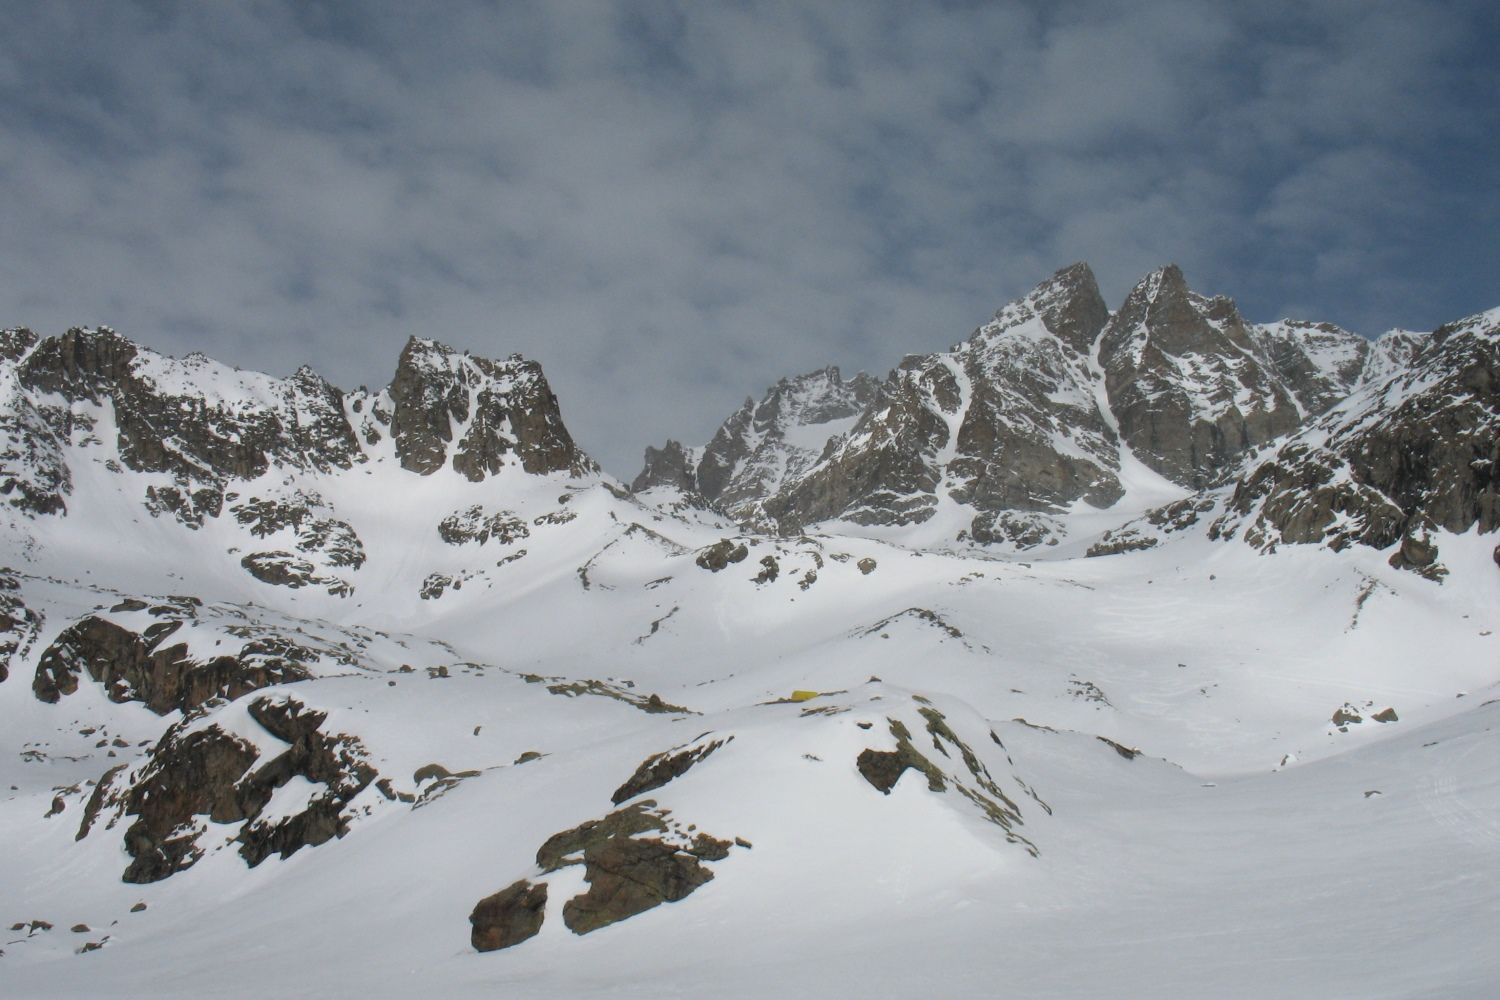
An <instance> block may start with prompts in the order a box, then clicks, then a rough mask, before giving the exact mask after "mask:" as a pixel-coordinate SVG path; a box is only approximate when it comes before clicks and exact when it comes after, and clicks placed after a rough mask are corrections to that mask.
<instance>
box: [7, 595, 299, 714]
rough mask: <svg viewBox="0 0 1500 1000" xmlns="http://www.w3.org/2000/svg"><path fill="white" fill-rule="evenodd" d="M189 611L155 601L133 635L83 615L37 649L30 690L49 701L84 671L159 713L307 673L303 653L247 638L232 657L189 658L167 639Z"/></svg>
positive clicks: (112, 693)
mask: <svg viewBox="0 0 1500 1000" xmlns="http://www.w3.org/2000/svg"><path fill="white" fill-rule="evenodd" d="M192 613H193V609H192V607H191V605H170V604H167V605H159V606H158V607H156V608H154V609H152V611H151V615H152V617H154V618H155V619H156V621H155V622H153V623H152V624H150V625H148V626H146V627H145V628H144V629H142V630H141V631H139V632H137V631H134V630H132V629H130V628H126V627H124V626H122V625H118V624H116V623H115V622H113V621H110V620H109V619H108V618H104V617H99V616H96V615H90V616H87V617H85V618H82V619H80V620H79V621H77V622H74V623H73V624H72V625H70V626H68V627H67V628H65V629H63V631H62V632H61V633H60V634H59V635H58V637H57V638H56V639H55V640H54V641H53V642H52V644H51V645H50V646H48V647H47V648H46V650H44V651H43V652H42V656H41V659H40V660H39V661H38V663H37V668H36V676H35V678H34V679H33V681H32V691H33V692H35V694H36V696H37V698H38V699H39V700H41V701H44V702H48V703H54V704H55V703H56V702H57V701H58V700H59V699H60V698H61V697H62V696H64V695H69V694H72V693H73V692H75V691H77V690H78V681H79V678H80V677H81V676H83V675H84V674H85V673H86V674H87V675H88V676H89V678H91V679H92V680H94V681H96V682H97V683H99V684H102V685H104V689H105V693H106V694H107V695H108V696H109V698H110V700H111V701H114V702H120V703H123V702H129V701H139V702H141V703H143V704H144V705H145V706H146V707H147V708H149V709H151V711H153V712H155V713H157V714H158V715H165V714H167V713H168V712H173V711H182V712H189V711H192V710H193V709H195V708H197V707H198V706H200V705H202V704H203V703H205V702H207V701H209V700H210V699H213V698H225V699H234V698H239V697H241V696H243V695H245V694H248V693H250V692H251V691H255V690H258V689H260V688H263V687H269V686H270V685H272V684H286V683H290V682H292V681H300V680H305V679H306V678H307V677H308V673H307V671H306V669H305V668H304V667H303V666H302V663H301V662H299V659H302V662H305V658H304V657H299V653H301V652H302V651H300V650H297V649H295V648H284V647H282V646H280V645H278V644H276V643H268V642H265V641H251V642H248V643H246V644H245V645H244V646H242V647H241V648H240V650H239V651H238V652H237V653H235V654H232V655H225V656H218V657H215V658H213V659H211V660H207V661H198V660H193V659H190V658H189V656H188V653H187V646H186V645H185V644H183V643H180V642H179V643H175V644H174V643H171V642H169V641H168V640H169V639H170V637H171V636H172V635H173V634H174V633H175V632H177V631H178V629H180V628H181V627H182V625H183V623H184V621H185V620H187V619H189V618H191V617H192ZM283 654H286V655H283ZM308 655H309V656H310V654H308Z"/></svg>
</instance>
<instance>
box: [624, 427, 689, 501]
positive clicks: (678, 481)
mask: <svg viewBox="0 0 1500 1000" xmlns="http://www.w3.org/2000/svg"><path fill="white" fill-rule="evenodd" d="M655 489H666V490H674V491H676V492H678V493H681V494H683V495H684V496H698V458H697V455H696V454H695V453H694V452H693V451H690V450H689V449H687V448H684V447H683V446H682V445H681V444H680V443H679V442H677V441H670V440H669V441H668V442H667V443H666V444H664V445H662V446H661V447H660V448H652V447H649V446H648V447H647V448H646V463H645V465H644V466H642V467H641V471H640V472H639V473H638V474H637V475H636V477H635V479H634V480H632V481H631V483H630V491H631V492H632V493H644V492H646V491H647V490H655Z"/></svg>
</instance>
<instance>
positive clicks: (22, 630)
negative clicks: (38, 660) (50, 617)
mask: <svg viewBox="0 0 1500 1000" xmlns="http://www.w3.org/2000/svg"><path fill="white" fill-rule="evenodd" d="M42 621H43V618H42V614H41V612H39V611H34V610H32V609H31V608H28V607H27V606H26V602H25V601H24V600H23V599H22V596H21V584H20V581H19V580H17V579H16V578H15V576H14V575H12V574H10V573H8V572H5V571H4V570H0V682H3V681H4V680H5V679H6V678H7V677H9V676H10V665H11V663H13V662H15V661H16V660H17V659H19V658H24V657H25V656H26V655H27V654H28V653H30V652H31V647H32V645H33V644H34V643H35V642H36V637H37V633H38V632H39V631H41V627H42Z"/></svg>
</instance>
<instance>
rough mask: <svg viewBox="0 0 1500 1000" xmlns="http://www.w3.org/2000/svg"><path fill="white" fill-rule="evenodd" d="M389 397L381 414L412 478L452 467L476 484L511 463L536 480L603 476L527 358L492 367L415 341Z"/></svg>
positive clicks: (402, 358) (388, 391)
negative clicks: (545, 475)
mask: <svg viewBox="0 0 1500 1000" xmlns="http://www.w3.org/2000/svg"><path fill="white" fill-rule="evenodd" d="M384 395H385V397H386V401H388V402H389V404H390V405H389V409H388V410H386V409H384V408H382V407H380V406H379V403H378V402H377V404H376V405H375V406H374V407H373V409H375V410H376V411H377V414H381V415H384V416H385V419H387V420H388V422H389V431H390V434H391V437H392V438H393V440H394V442H395V448H396V455H397V458H398V459H399V461H400V463H401V467H402V468H404V469H407V470H409V471H412V472H417V473H420V474H422V475H430V474H432V473H434V472H436V471H437V470H439V469H441V468H443V467H444V466H445V465H449V464H451V465H452V467H453V468H454V469H455V470H457V471H458V472H459V473H461V474H463V475H464V476H465V477H466V478H467V479H469V480H471V481H473V482H479V481H480V480H482V479H484V478H485V477H486V476H491V475H494V474H496V473H497V472H499V471H500V470H501V469H502V468H503V467H505V466H506V465H508V464H518V465H520V466H521V468H523V469H524V470H525V471H526V472H528V473H534V474H542V473H550V472H569V473H571V474H573V475H585V474H588V473H590V472H594V471H597V468H598V467H597V466H596V465H595V464H594V463H593V461H592V460H591V459H590V458H588V456H586V455H584V454H583V452H581V451H580V450H579V449H578V447H577V446H576V445H575V444H574V443H573V438H572V436H571V435H569V434H568V430H567V428H566V427H565V426H563V422H562V414H561V411H560V410H559V408H558V404H557V397H556V396H554V395H553V394H552V389H551V387H550V386H549V385H548V384H547V379H546V376H544V375H543V374H542V368H541V365H539V364H537V363H536V362H535V361H527V360H525V359H523V358H522V357H520V355H514V354H513V355H511V356H510V357H509V358H508V359H506V360H505V361H490V360H488V359H485V358H478V357H474V356H472V355H470V354H467V353H464V354H460V353H458V352H456V351H454V350H453V349H452V348H450V347H447V346H446V345H443V344H439V343H437V342H436V341H432V340H424V339H421V338H417V337H413V338H411V339H410V340H409V341H407V344H406V347H405V348H403V349H402V351H401V356H400V358H399V360H398V361H397V364H396V374H395V377H394V378H393V379H392V380H391V384H390V386H389V387H388V388H387V389H386V391H385V394H384ZM367 436H368V434H367ZM455 441H456V442H457V444H456V447H454V442H455ZM450 451H451V454H450Z"/></svg>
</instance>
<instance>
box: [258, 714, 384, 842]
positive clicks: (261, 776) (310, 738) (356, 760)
mask: <svg viewBox="0 0 1500 1000" xmlns="http://www.w3.org/2000/svg"><path fill="white" fill-rule="evenodd" d="M250 715H251V717H252V718H253V719H255V721H256V722H258V723H260V725H261V727H262V728H263V729H265V730H266V732H268V733H270V734H271V735H272V736H275V737H276V738H277V739H278V740H281V741H282V742H283V743H288V744H290V746H289V747H288V749H287V750H285V751H284V752H283V753H281V754H280V755H279V756H277V757H275V758H273V759H272V760H270V761H268V762H266V763H265V764H263V765H261V766H260V767H259V768H257V769H256V770H255V772H254V773H252V774H250V775H248V776H247V777H246V779H245V780H244V782H243V783H242V785H243V788H244V794H245V796H246V801H247V804H248V805H249V807H250V808H249V809H247V814H248V817H247V818H248V819H249V820H250V822H247V823H246V824H245V826H244V827H243V828H242V829H241V830H240V834H239V837H238V838H237V839H238V840H239V841H240V856H241V857H243V858H244V859H245V861H246V862H248V863H249V865H250V867H252V868H254V867H255V866H256V865H258V864H260V863H261V862H262V861H264V860H265V859H266V858H268V857H270V856H271V855H272V854H276V855H279V856H281V857H283V858H287V857H291V856H292V855H293V854H295V853H296V852H297V851H298V850H300V849H301V848H303V847H315V846H317V845H318V844H323V843H327V842H328V841H329V840H332V839H333V838H334V837H342V836H343V835H344V833H345V831H346V830H347V829H348V817H347V816H346V815H345V813H344V809H345V807H346V806H347V805H348V803H349V802H350V801H351V800H352V799H353V798H354V797H355V796H356V795H358V794H359V793H360V792H362V791H364V789H365V788H366V787H368V786H369V785H370V783H371V782H372V781H374V780H375V778H376V777H377V772H376V771H375V769H374V768H373V767H371V766H370V765H369V763H367V761H366V754H365V751H364V747H363V746H362V745H361V744H360V741H359V740H358V739H356V738H354V737H352V736H347V735H344V734H340V733H324V732H322V731H321V729H322V726H323V724H324V722H325V721H327V718H328V716H327V713H325V712H317V711H312V710H309V709H307V708H306V707H305V706H303V705H301V704H300V703H298V702H296V701H293V700H292V699H290V698H287V699H284V700H279V701H278V700H276V699H273V698H269V697H266V698H260V699H257V700H256V701H254V702H252V703H251V705H250ZM297 776H301V777H303V778H306V779H307V780H308V781H311V782H314V783H316V784H322V785H324V786H326V790H325V791H323V792H320V793H318V794H317V795H316V796H314V797H313V798H312V799H311V800H310V801H309V802H308V803H307V806H306V808H304V809H303V810H302V811H301V812H298V813H296V814H295V815H292V816H286V817H282V818H279V819H277V820H275V821H274V822H268V821H262V820H259V819H258V818H257V816H258V814H259V813H260V811H261V810H262V809H263V808H264V807H265V804H266V802H268V801H269V800H270V798H271V793H272V792H274V791H275V790H276V789H277V788H280V787H281V786H282V785H284V784H286V783H287V782H288V781H290V780H291V779H292V778H294V777H297Z"/></svg>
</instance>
